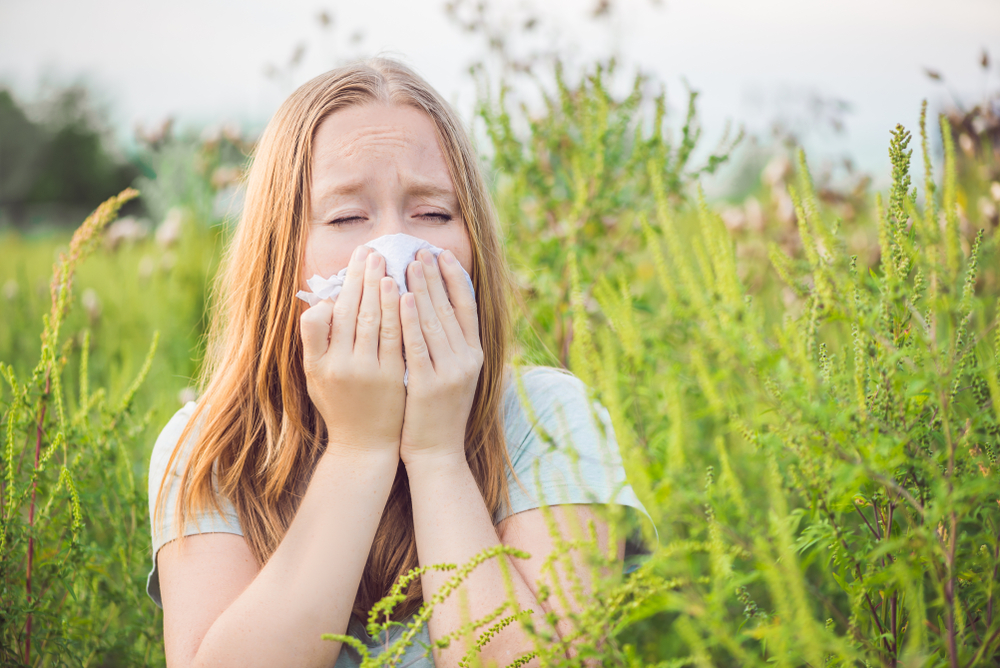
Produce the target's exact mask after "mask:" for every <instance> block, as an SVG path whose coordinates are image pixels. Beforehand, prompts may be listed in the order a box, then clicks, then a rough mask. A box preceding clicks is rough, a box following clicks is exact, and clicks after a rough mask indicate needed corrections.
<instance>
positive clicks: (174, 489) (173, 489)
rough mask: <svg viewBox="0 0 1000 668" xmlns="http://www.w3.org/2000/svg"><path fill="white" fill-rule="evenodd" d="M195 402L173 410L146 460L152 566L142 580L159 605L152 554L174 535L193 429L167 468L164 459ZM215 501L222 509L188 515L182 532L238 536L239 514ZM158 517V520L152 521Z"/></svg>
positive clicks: (222, 499)
mask: <svg viewBox="0 0 1000 668" xmlns="http://www.w3.org/2000/svg"><path fill="white" fill-rule="evenodd" d="M194 409H195V403H194V402H189V403H188V404H186V405H185V406H184V407H183V408H182V409H180V410H179V411H177V413H175V414H174V416H173V417H172V418H171V419H170V422H168V423H167V426H165V427H164V428H163V431H161V432H160V435H159V437H158V438H157V439H156V444H155V445H154V446H153V454H152V455H151V456H150V460H149V522H150V533H151V534H152V545H153V550H152V558H153V568H152V570H151V571H150V573H149V578H148V579H147V581H146V593H147V594H149V597H150V598H152V599H153V602H154V603H156V605H158V606H159V607H161V608H162V607H163V604H162V601H161V599H160V578H159V572H158V571H157V569H156V555H157V553H158V552H159V551H160V548H161V547H163V546H164V545H165V544H167V543H169V542H170V541H172V540H174V539H175V538H177V536H178V533H177V516H176V507H177V493H178V491H179V489H180V483H181V475H182V474H183V471H184V467H185V466H186V465H187V461H188V458H189V457H190V455H191V448H192V446H193V444H194V441H195V438H196V436H197V433H195V432H196V430H192V433H191V434H190V435H189V437H188V439H187V441H185V442H184V443H183V445H182V446H181V450H180V452H178V454H177V457H176V458H175V459H174V465H173V467H171V470H170V471H169V472H167V463H168V462H169V461H170V456H171V455H172V454H173V452H174V449H175V448H176V447H177V443H178V441H179V440H180V437H181V432H183V431H184V428H185V427H186V426H187V423H188V420H190V419H191V415H192V414H193V413H194ZM161 482H162V483H163V495H164V503H163V505H162V506H161V511H162V512H161V514H160V516H159V517H156V499H157V496H158V495H159V493H160V484H161ZM219 505H220V506H221V510H222V512H221V513H220V512H218V511H216V509H215V508H213V507H211V506H210V507H208V508H206V509H204V510H203V511H202V512H200V513H197V514H195V515H194V516H192V517H189V518H188V522H187V525H186V526H185V527H184V531H183V534H182V535H184V536H190V535H192V534H196V533H231V534H236V535H238V536H242V535H243V531H242V529H241V528H240V522H239V518H238V516H237V514H236V508H235V507H233V504H232V503H230V501H229V499H226V498H225V497H220V498H219ZM154 520H159V521H154Z"/></svg>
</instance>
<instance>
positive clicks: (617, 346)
mask: <svg viewBox="0 0 1000 668" xmlns="http://www.w3.org/2000/svg"><path fill="white" fill-rule="evenodd" d="M942 134H943V136H944V144H945V149H946V153H945V161H944V177H943V179H942V181H943V183H942V184H941V185H939V186H938V185H935V183H934V181H933V180H932V176H931V175H932V173H933V172H932V166H931V161H930V156H929V155H928V153H927V148H926V147H927V137H926V129H925V127H924V121H922V122H921V135H922V138H923V147H924V148H923V152H924V161H925V166H926V168H925V175H926V176H925V183H924V198H923V200H922V201H921V198H919V197H918V195H917V192H916V189H915V188H913V186H912V183H911V176H910V167H911V166H910V158H911V155H912V149H910V148H909V145H910V141H911V136H910V133H909V132H908V131H906V130H905V129H904V128H902V127H900V126H897V128H896V129H895V130H894V131H893V133H892V139H891V142H890V148H889V157H890V160H891V163H892V168H893V182H892V187H891V188H890V191H889V195H888V198H887V200H886V201H885V202H883V201H882V198H881V196H878V197H877V198H876V209H877V223H878V229H879V247H880V257H881V260H880V262H879V264H878V266H877V267H873V268H867V269H866V268H864V267H859V266H858V262H857V260H858V259H857V257H855V256H849V255H848V254H847V252H846V250H845V247H846V244H845V242H844V240H843V238H842V234H841V230H840V221H839V220H836V219H832V220H831V219H830V218H829V217H828V216H827V215H825V214H824V212H823V210H822V208H821V206H820V204H819V202H818V201H817V198H816V196H815V193H814V191H813V186H812V183H811V179H810V176H809V171H808V169H807V166H806V162H805V158H804V156H803V155H802V154H801V153H800V156H799V169H798V182H797V184H795V185H794V186H792V187H791V188H790V194H791V196H792V198H793V201H794V203H795V210H796V217H797V221H798V222H797V224H798V230H799V236H800V239H801V249H802V252H801V255H799V256H794V257H793V256H789V255H786V254H785V253H784V252H783V251H782V250H781V249H779V248H777V247H775V248H772V250H771V258H772V261H773V264H774V269H775V271H776V272H777V274H778V275H780V276H781V278H782V279H783V280H784V281H785V283H786V284H787V286H788V288H789V289H790V290H791V291H792V292H793V294H794V296H795V299H793V300H791V301H790V302H789V303H788V304H787V305H782V306H778V305H775V304H773V303H767V302H766V300H765V298H766V295H764V296H763V298H761V299H757V298H755V296H753V295H750V294H748V292H747V290H746V289H745V288H744V287H743V286H742V284H741V281H740V278H739V273H738V271H737V259H736V256H735V253H734V248H733V243H732V241H731V239H730V238H729V235H728V232H727V231H726V229H725V227H724V225H723V224H722V222H721V220H720V219H719V218H718V217H717V216H716V215H715V214H714V213H713V212H712V211H711V210H710V209H709V207H708V206H707V205H706V204H705V203H704V201H703V200H701V201H699V203H698V205H697V206H696V207H694V211H693V212H692V213H690V214H686V213H684V212H683V211H678V210H677V209H676V208H674V207H672V206H670V204H669V203H668V202H667V197H666V192H665V190H666V189H665V188H664V187H659V188H658V189H657V191H658V193H659V194H658V197H659V202H660V205H659V207H658V211H657V216H656V219H655V220H654V221H653V222H651V223H650V224H649V225H648V226H646V225H644V230H645V238H646V239H647V241H648V243H649V245H648V246H647V252H649V253H650V254H651V255H652V257H653V258H654V262H655V264H656V267H657V273H658V277H659V280H660V286H659V288H660V289H659V290H658V291H657V292H656V293H654V295H653V296H652V297H648V296H647V299H657V300H659V301H660V304H661V308H659V309H648V310H639V309H636V308H632V307H631V305H630V295H629V291H628V287H627V286H624V287H622V289H620V290H614V289H612V288H611V286H609V285H599V286H598V288H599V289H595V290H594V293H595V295H596V296H597V299H598V300H599V301H600V302H601V305H602V309H603V311H604V313H605V314H606V315H607V321H608V323H609V324H610V326H611V327H612V329H613V330H614V331H615V332H618V333H619V335H618V336H603V337H602V336H598V337H596V341H597V342H598V345H595V346H588V349H587V350H586V351H584V352H583V353H581V355H580V359H581V360H583V362H582V364H583V366H584V367H585V368H591V369H594V370H595V371H596V372H597V373H596V374H595V379H596V380H597V384H598V386H599V387H600V388H601V389H602V391H603V393H604V396H605V397H612V398H614V400H613V401H612V402H609V403H610V404H611V405H614V404H616V403H619V402H622V401H624V402H625V403H626V405H627V404H631V405H632V406H633V407H635V408H636V410H635V411H629V410H619V411H612V416H613V417H614V418H615V427H616V430H619V432H620V433H622V434H625V435H626V436H625V437H624V438H622V441H623V442H624V443H635V444H638V445H639V446H640V447H635V448H633V449H632V452H631V453H630V454H631V456H632V460H633V461H637V462H638V465H637V466H634V467H633V468H632V469H631V472H633V473H634V474H636V475H635V477H636V478H637V479H634V480H633V484H635V485H636V488H637V491H638V492H639V493H640V496H641V498H644V499H648V500H649V501H650V511H651V513H653V516H654V519H655V520H656V521H657V522H658V525H659V526H660V530H661V536H664V537H665V538H667V545H666V547H665V548H661V550H660V551H659V552H658V553H656V554H654V555H653V558H652V559H651V560H650V561H649V563H647V565H646V566H645V567H646V568H649V569H652V570H653V571H654V572H657V573H660V574H661V575H663V576H665V577H668V578H673V579H674V580H675V581H677V582H679V583H681V584H678V585H677V586H676V587H673V588H672V589H670V590H669V591H665V592H661V595H660V596H659V597H658V598H656V599H655V600H656V605H655V606H649V605H647V606H644V610H643V611H642V613H641V614H640V615H639V617H646V619H645V620H643V621H639V620H638V618H637V621H636V623H635V624H634V625H633V626H632V627H631V628H630V629H628V630H627V631H626V632H625V633H623V634H622V635H621V637H620V641H621V642H623V643H627V644H630V645H631V647H632V648H631V649H630V650H629V651H630V652H633V653H634V656H635V657H636V659H635V660H636V662H637V663H636V665H639V663H641V662H642V660H641V659H644V660H647V661H653V660H663V659H667V658H671V657H673V658H675V659H676V660H677V661H679V662H680V663H681V664H683V663H684V662H687V663H690V664H697V665H756V664H760V665H764V664H769V663H777V664H779V665H804V664H807V665H859V666H860V665H893V666H894V665H898V664H902V665H928V664H929V665H939V664H940V665H950V666H973V665H993V664H994V663H995V662H996V660H997V658H998V657H1000V614H998V613H1000V611H998V604H1000V600H998V592H997V581H998V578H997V575H998V567H1000V491H998V490H1000V484H998V483H1000V471H998V464H997V454H998V453H1000V427H998V426H1000V379H998V372H1000V328H998V326H997V317H998V308H997V296H998V295H997V294H996V293H995V292H992V293H991V292H989V291H984V290H977V286H978V285H980V283H979V280H978V279H979V278H980V277H981V274H982V273H983V270H984V268H987V270H988V271H990V272H994V275H993V276H992V277H991V280H990V281H989V282H988V283H984V285H987V284H988V285H993V286H995V285H996V284H995V282H994V281H995V272H996V268H997V266H998V262H997V260H998V257H997V239H996V236H995V235H994V234H993V233H992V232H990V231H989V230H988V229H980V230H979V231H978V233H977V234H976V235H975V237H974V238H973V239H971V240H970V239H968V238H966V237H964V236H963V235H962V232H961V229H960V226H959V224H958V216H959V212H958V210H957V207H956V201H957V198H958V192H957V183H956V179H955V177H954V173H955V160H956V158H955V153H954V148H953V146H952V145H951V141H950V136H951V133H950V129H949V128H948V127H947V121H945V120H942ZM654 168H655V166H654V165H651V166H650V169H651V172H652V171H654ZM938 193H940V199H938V198H937V195H938ZM691 221H694V224H693V225H692V224H690V223H691ZM685 222H687V223H688V224H685ZM970 241H971V243H970ZM963 249H964V250H963ZM994 289H995V288H994ZM761 302H764V303H761ZM768 310H769V311H771V313H772V314H773V313H774V312H775V311H777V312H781V311H784V317H783V318H782V319H781V320H780V324H777V325H769V324H768V320H769V318H767V317H765V315H766V312H767V311H768ZM771 319H772V320H773V318H771ZM646 333H655V336H656V337H658V339H659V340H654V339H652V338H650V337H648V336H645V334H646ZM619 355H620V356H622V357H624V359H625V360H626V362H627V364H625V365H621V366H620V367H619V366H616V365H614V364H608V363H607V362H604V363H603V364H602V362H601V358H602V357H603V358H604V359H605V360H607V359H612V358H614V357H616V356H619ZM602 369H604V370H606V371H605V372H601V370H602ZM633 386H638V387H642V388H644V389H645V391H644V392H643V393H642V394H639V395H632V396H629V395H628V394H627V393H628V392H629V389H630V388H631V387H633ZM623 397H628V399H627V400H624V399H623ZM653 406H660V407H662V408H661V411H662V414H663V415H664V416H665V419H664V420H662V421H660V422H656V421H655V420H654V421H650V422H652V424H648V423H647V424H644V425H643V424H638V423H637V422H636V421H634V420H633V417H632V416H633V415H636V414H640V415H646V416H649V415H655V412H654V410H652V408H653ZM643 434H645V437H643ZM706 471H707V472H708V474H707V475H706ZM699 478H702V479H704V480H705V482H704V484H699Z"/></svg>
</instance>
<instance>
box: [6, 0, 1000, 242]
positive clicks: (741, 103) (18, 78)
mask: <svg viewBox="0 0 1000 668" xmlns="http://www.w3.org/2000/svg"><path fill="white" fill-rule="evenodd" d="M498 49H502V50H503V53H504V56H505V57H507V58H509V59H511V60H513V61H520V62H523V63H527V62H530V61H532V60H535V61H537V59H538V58H539V57H544V56H545V55H553V54H558V56H559V57H560V58H561V59H563V60H565V61H567V62H569V63H576V64H581V63H586V62H590V61H593V60H596V59H598V58H605V57H608V56H612V55H613V56H615V57H616V58H617V59H618V61H619V62H620V64H621V65H623V66H624V68H625V69H626V70H629V71H631V70H638V71H642V72H645V73H647V74H649V75H650V76H651V77H652V80H653V82H655V85H664V86H665V87H666V88H667V90H668V92H671V93H674V94H673V95H672V96H671V102H672V104H673V105H674V106H675V107H681V108H675V109H674V111H675V112H679V111H683V108H682V103H683V101H684V95H683V94H682V93H683V91H684V89H685V88H686V87H690V88H692V89H694V90H697V91H699V93H700V96H699V99H698V102H699V106H698V111H699V117H700V120H701V124H702V126H703V127H704V128H705V131H706V137H707V139H708V140H709V142H711V141H712V140H713V139H718V138H719V137H720V136H721V133H722V132H723V129H724V127H725V126H726V124H727V123H731V124H733V126H734V127H739V126H742V127H744V128H745V129H746V131H747V132H748V134H749V135H751V136H752V137H754V138H756V139H757V140H758V141H761V142H767V141H769V140H773V139H775V138H778V139H787V138H788V137H791V138H793V140H794V141H795V142H798V143H801V144H802V145H804V146H805V147H806V149H807V150H808V151H809V153H810V156H811V157H812V159H813V160H814V161H815V160H820V159H827V160H829V161H830V163H831V165H835V166H836V168H837V169H845V170H846V169H847V168H848V167H850V168H851V169H855V170H861V171H863V172H866V173H868V174H871V175H872V176H873V177H874V178H875V179H876V182H884V180H885V178H886V177H887V174H888V171H887V170H888V162H887V160H886V155H885V149H884V145H885V141H886V139H887V137H888V131H889V129H891V128H892V127H893V126H894V125H895V123H897V122H900V123H903V124H904V125H907V126H908V127H913V126H915V122H916V115H917V107H918V104H919V101H920V100H921V99H923V98H927V99H928V100H929V101H930V103H931V108H932V110H934V109H938V110H940V109H943V108H944V107H947V106H949V105H950V106H954V107H963V106H972V105H974V104H975V103H977V102H979V101H980V100H981V99H982V98H983V96H984V95H985V94H986V92H987V91H988V90H990V87H991V85H992V86H993V88H994V89H995V88H996V85H995V83H996V82H997V81H1000V79H998V77H1000V69H998V68H992V69H991V68H989V67H980V66H979V63H980V61H981V60H982V59H983V58H984V57H988V55H986V56H984V54H990V53H994V54H1000V2H997V1H996V0H951V1H950V2H948V3H942V2H934V1H932V0H912V1H910V2H901V1H898V0H896V1H893V0H874V1H864V0H845V1H843V2H837V3H819V2H795V1H794V0H761V1H759V2H741V1H739V0H547V1H546V2H537V1H536V2H533V1H531V0H491V1H490V2H488V3H480V2H449V3H446V2H444V1H443V0H442V1H436V0H435V1H430V0H426V1H420V2H406V1H403V0H378V1H373V2H362V3H357V2H354V3H347V2H340V3H338V2H328V3H324V2H322V1H321V0H316V1H314V0H288V1H286V2H282V3H273V2H262V1H259V0H251V1H248V2H242V3H233V2H224V1H222V0H178V1H176V2H171V3H153V2H145V1H139V2H128V3H126V2H121V1H119V0H91V1H89V2H86V3H69V2H61V1H58V0H3V2H0V91H2V92H0V109H2V111H0V137H2V144H0V203H2V204H0V207H2V213H0V220H2V221H3V222H4V223H6V224H17V225H19V226H21V227H32V226H35V225H37V224H39V223H42V222H45V221H51V220H52V219H53V218H54V217H59V213H60V211H62V210H64V209H65V207H71V206H73V205H75V204H79V206H81V207H82V208H84V209H86V208H87V207H88V206H92V204H93V203H94V202H95V201H97V200H100V199H102V198H103V197H104V196H105V195H106V194H108V193H110V192H111V191H112V190H116V188H118V187H119V185H120V184H122V183H129V182H131V180H132V179H134V178H135V177H136V176H138V175H140V174H146V175H149V167H148V165H145V164H143V159H142V156H141V153H142V150H143V149H144V148H145V147H147V146H148V144H149V143H150V142H149V141H148V140H153V143H155V141H156V140H158V139H163V138H165V137H166V136H167V135H176V134H183V133H201V132H203V131H204V132H207V133H211V132H213V131H215V132H217V131H218V128H220V127H225V128H226V129H227V130H228V131H229V132H230V133H233V132H239V133H240V135H241V136H243V137H246V138H251V139H252V138H253V137H254V136H255V135H256V134H257V133H259V131H260V130H261V128H262V127H263V126H264V124H265V123H266V122H267V120H268V118H269V117H270V116H271V114H272V113H273V112H274V110H275V109H276V108H277V106H278V105H279V104H280V103H281V101H282V100H283V99H284V98H285V97H286V96H287V95H288V94H289V93H290V92H291V91H292V90H293V89H294V88H295V87H297V86H298V85H299V84H301V83H303V82H304V81H306V80H307V79H309V78H311V77H312V76H314V75H316V74H318V73H320V72H323V71H325V70H327V69H329V68H330V67H331V66H334V65H336V64H337V63H339V62H343V61H345V60H348V59H351V58H355V57H359V56H366V55H374V54H379V53H383V54H389V55H393V56H396V57H400V58H402V59H404V60H405V61H406V62H408V63H409V64H410V65H411V66H413V67H415V68H416V69H417V71H419V72H420V73H421V74H423V75H424V76H425V78H427V79H428V80H429V81H430V82H431V83H432V84H433V85H434V86H436V87H437V88H438V89H439V90H441V91H442V92H443V93H444V94H445V95H446V96H447V98H448V99H449V100H451V101H453V103H454V104H455V105H456V106H457V107H458V109H459V110H460V111H461V112H462V114H463V116H464V117H465V118H467V119H469V120H470V121H471V116H472V108H473V105H474V104H475V100H476V90H477V88H476V81H475V80H474V78H473V77H472V76H470V75H469V67H470V66H471V65H473V64H475V63H484V64H486V65H487V67H488V69H489V72H490V73H491V74H492V75H494V76H496V75H498V73H499V68H498V67H497V65H498V62H497V61H498V59H497V50H498ZM490 66H492V67H490ZM46 147H48V148H46ZM66 151H72V156H68V154H67V153H66ZM54 152H58V153H60V154H61V155H62V156H63V158H62V159H60V160H59V161H57V162H58V164H56V161H54V160H52V159H51V158H47V157H45V156H46V155H50V154H52V153H54ZM15 165H16V168H15ZM84 165H86V167H87V168H86V169H83V167H84ZM15 173H16V174H15ZM880 180H881V181H880ZM712 187H713V188H716V189H717V190H718V189H719V188H718V186H716V185H713V186H712ZM721 190H722V191H724V188H723V189H721ZM77 214H78V212H77V211H73V212H72V215H70V216H69V219H71V220H72V219H75V218H76V217H78V215H77Z"/></svg>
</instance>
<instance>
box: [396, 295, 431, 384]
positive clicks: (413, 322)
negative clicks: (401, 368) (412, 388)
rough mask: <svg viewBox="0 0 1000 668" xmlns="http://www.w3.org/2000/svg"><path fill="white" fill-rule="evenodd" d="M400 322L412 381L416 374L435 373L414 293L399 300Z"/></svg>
mask: <svg viewBox="0 0 1000 668" xmlns="http://www.w3.org/2000/svg"><path fill="white" fill-rule="evenodd" d="M399 321H400V325H401V326H402V330H403V346H404V347H405V348H406V366H407V367H408V368H409V369H410V379H411V380H412V379H413V376H414V374H416V375H417V376H422V375H424V374H426V373H428V372H433V370H434V365H433V364H431V358H430V354H429V351H428V350H427V343H426V342H425V341H424V335H423V332H421V331H420V316H419V314H418V313H417V304H416V300H415V299H414V298H413V293H412V292H407V293H406V294H405V295H403V296H402V298H401V299H400V300H399Z"/></svg>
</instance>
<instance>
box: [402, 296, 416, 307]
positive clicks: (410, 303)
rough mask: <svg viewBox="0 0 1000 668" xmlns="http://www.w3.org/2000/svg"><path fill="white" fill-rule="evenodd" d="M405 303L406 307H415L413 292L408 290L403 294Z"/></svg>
mask: <svg viewBox="0 0 1000 668" xmlns="http://www.w3.org/2000/svg"><path fill="white" fill-rule="evenodd" d="M403 303H404V304H406V308H413V305H414V301H413V293H412V292H407V293H406V294H405V295H403Z"/></svg>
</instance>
